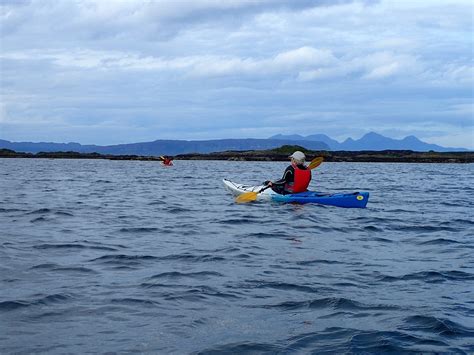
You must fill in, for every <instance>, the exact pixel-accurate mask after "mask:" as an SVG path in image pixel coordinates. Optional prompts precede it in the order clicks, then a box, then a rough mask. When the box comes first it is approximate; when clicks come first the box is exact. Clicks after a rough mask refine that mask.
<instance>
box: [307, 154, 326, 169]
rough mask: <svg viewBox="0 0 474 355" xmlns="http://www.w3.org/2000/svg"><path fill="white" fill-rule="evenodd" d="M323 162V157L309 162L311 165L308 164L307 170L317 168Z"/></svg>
mask: <svg viewBox="0 0 474 355" xmlns="http://www.w3.org/2000/svg"><path fill="white" fill-rule="evenodd" d="M323 161H324V158H323V157H317V158H314V159H313V160H311V163H309V165H308V169H309V170H311V169H314V168H317V167H318V166H320V165H321V163H322V162H323Z"/></svg>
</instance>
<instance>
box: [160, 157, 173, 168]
mask: <svg viewBox="0 0 474 355" xmlns="http://www.w3.org/2000/svg"><path fill="white" fill-rule="evenodd" d="M160 159H161V161H162V163H163V165H168V166H171V165H173V159H171V158H170V157H168V156H161V157H160Z"/></svg>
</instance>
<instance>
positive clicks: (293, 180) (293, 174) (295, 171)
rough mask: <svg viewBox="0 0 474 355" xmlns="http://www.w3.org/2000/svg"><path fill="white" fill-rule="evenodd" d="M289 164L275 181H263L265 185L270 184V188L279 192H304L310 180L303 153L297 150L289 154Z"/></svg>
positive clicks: (309, 172) (309, 171)
mask: <svg viewBox="0 0 474 355" xmlns="http://www.w3.org/2000/svg"><path fill="white" fill-rule="evenodd" d="M289 158H291V165H289V166H288V167H287V168H286V169H285V172H284V173H283V177H282V178H281V179H280V180H277V181H269V180H268V181H265V183H264V184H265V185H267V186H268V185H270V186H271V187H272V190H273V191H275V192H277V193H279V194H292V193H298V192H304V191H306V190H307V189H308V186H309V183H310V181H311V170H309V169H308V168H307V167H306V165H305V159H306V157H305V155H304V153H303V152H300V151H299V150H297V151H296V152H294V153H293V154H291V155H290V156H289Z"/></svg>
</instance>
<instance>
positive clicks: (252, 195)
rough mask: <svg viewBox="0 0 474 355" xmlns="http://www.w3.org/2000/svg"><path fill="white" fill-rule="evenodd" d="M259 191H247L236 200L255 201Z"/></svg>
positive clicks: (241, 201)
mask: <svg viewBox="0 0 474 355" xmlns="http://www.w3.org/2000/svg"><path fill="white" fill-rule="evenodd" d="M257 195H258V192H254V191H250V192H245V193H243V194H242V195H239V196H237V198H236V199H235V202H237V203H245V202H251V201H255V200H256V199H257Z"/></svg>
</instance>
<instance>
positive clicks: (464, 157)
mask: <svg viewBox="0 0 474 355" xmlns="http://www.w3.org/2000/svg"><path fill="white" fill-rule="evenodd" d="M295 150H301V151H303V152H304V153H305V154H306V156H307V160H311V159H313V158H314V157H318V156H322V157H324V160H325V161H326V162H360V163H369V162H380V163H474V152H433V151H431V152H414V151H411V150H384V151H318V150H308V149H305V148H303V147H300V146H282V147H280V148H276V149H270V150H251V151H225V152H216V153H208V154H201V153H199V154H198V153H192V154H179V155H176V156H174V160H227V161H287V160H288V155H289V154H291V153H292V152H294V151H295ZM0 158H43V159H45V158H46V159H108V160H143V161H161V159H160V158H159V157H158V156H141V155H109V154H105V155H104V154H99V153H78V152H40V153H36V154H32V153H22V152H15V151H13V150H9V149H0Z"/></svg>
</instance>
